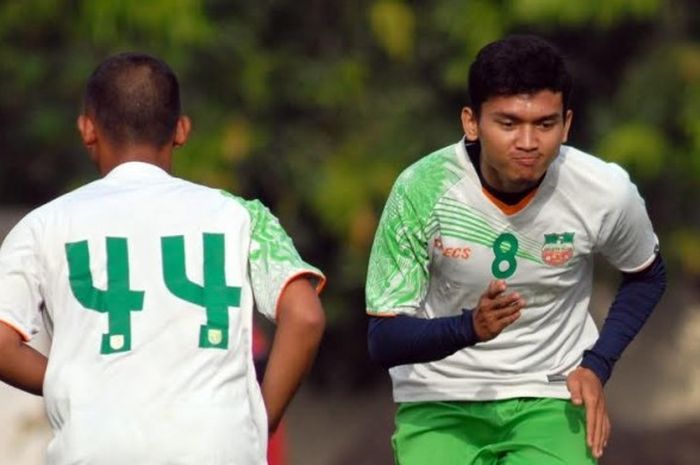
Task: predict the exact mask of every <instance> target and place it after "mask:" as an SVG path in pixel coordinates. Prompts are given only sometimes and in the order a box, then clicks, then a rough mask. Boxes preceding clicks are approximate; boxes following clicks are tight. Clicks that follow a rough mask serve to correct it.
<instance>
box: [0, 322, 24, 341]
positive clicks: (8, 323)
mask: <svg viewBox="0 0 700 465" xmlns="http://www.w3.org/2000/svg"><path fill="white" fill-rule="evenodd" d="M0 323H5V324H6V325H7V326H9V327H10V328H12V329H14V330H15V331H17V333H18V334H19V335H20V337H21V338H22V340H23V341H24V342H29V341H30V340H31V339H32V338H31V337H29V334H27V333H25V332H24V331H22V330H21V329H19V328H18V327H17V326H15V325H13V324H12V323H10V322H9V321H7V320H0Z"/></svg>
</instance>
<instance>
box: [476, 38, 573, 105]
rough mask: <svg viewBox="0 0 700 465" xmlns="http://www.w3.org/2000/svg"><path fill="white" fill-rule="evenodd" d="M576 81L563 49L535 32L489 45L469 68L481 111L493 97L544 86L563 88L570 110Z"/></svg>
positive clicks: (553, 89)
mask: <svg viewBox="0 0 700 465" xmlns="http://www.w3.org/2000/svg"><path fill="white" fill-rule="evenodd" d="M572 85H573V79H572V78H571V74H569V71H568V70H567V68H566V63H565V61H564V57H563V55H562V54H561V52H559V50H558V49H557V48H556V47H555V46H554V45H552V44H550V43H549V42H547V41H546V40H544V39H542V38H540V37H537V36H533V35H511V36H508V37H506V38H504V39H501V40H498V41H496V42H492V43H490V44H488V45H486V46H485V47H484V48H482V49H481V50H480V51H479V53H478V54H477V56H476V60H475V61H474V62H473V63H472V65H471V67H470V68H469V99H470V104H471V108H472V110H473V111H474V112H475V113H476V114H477V115H479V113H480V110H481V105H482V104H483V103H484V102H485V101H486V100H488V99H489V98H491V97H496V96H502V95H517V94H533V93H536V92H539V91H541V90H551V91H553V92H561V93H562V102H563V104H564V105H563V109H564V111H566V110H567V109H568V108H569V99H570V96H571V88H572Z"/></svg>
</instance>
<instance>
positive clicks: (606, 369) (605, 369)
mask: <svg viewBox="0 0 700 465" xmlns="http://www.w3.org/2000/svg"><path fill="white" fill-rule="evenodd" d="M581 366H582V367H584V368H588V369H589V370H591V371H592V372H593V373H595V374H596V376H598V379H600V382H601V384H603V385H605V383H607V382H608V379H610V375H611V374H612V364H611V363H610V362H608V360H606V359H605V357H603V356H601V355H600V354H597V353H595V352H593V351H592V350H586V351H584V352H583V360H581Z"/></svg>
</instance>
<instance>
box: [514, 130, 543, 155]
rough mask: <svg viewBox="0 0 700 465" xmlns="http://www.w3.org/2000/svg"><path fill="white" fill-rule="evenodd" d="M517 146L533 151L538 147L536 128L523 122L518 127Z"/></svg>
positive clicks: (520, 148)
mask: <svg viewBox="0 0 700 465" xmlns="http://www.w3.org/2000/svg"><path fill="white" fill-rule="evenodd" d="M515 142H516V147H517V148H518V149H519V150H524V151H526V152H531V151H533V150H536V149H537V145H538V140H537V132H536V131H535V128H534V127H533V126H532V125H530V124H523V125H521V126H520V127H519V128H518V134H517V139H516V141H515Z"/></svg>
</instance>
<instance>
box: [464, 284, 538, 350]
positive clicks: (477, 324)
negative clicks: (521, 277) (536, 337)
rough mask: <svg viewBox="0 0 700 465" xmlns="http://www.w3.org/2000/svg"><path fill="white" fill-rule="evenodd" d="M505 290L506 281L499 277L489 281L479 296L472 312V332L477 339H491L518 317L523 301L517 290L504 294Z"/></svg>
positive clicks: (523, 305) (523, 304)
mask: <svg viewBox="0 0 700 465" xmlns="http://www.w3.org/2000/svg"><path fill="white" fill-rule="evenodd" d="M505 291H506V282H505V281H503V280H500V279H499V280H497V281H491V283H490V284H489V287H488V289H486V292H484V293H483V294H481V297H479V304H478V305H477V307H476V308H475V309H474V311H473V312H472V318H473V321H474V332H476V336H477V337H478V338H479V341H482V342H483V341H488V340H490V339H493V338H494V337H496V336H498V335H499V334H500V333H501V331H503V330H504V329H505V328H506V326H509V325H510V324H512V323H513V322H514V321H515V320H517V319H518V318H519V317H520V310H522V309H523V308H524V307H525V301H524V300H523V299H522V298H521V297H520V294H518V293H517V292H511V293H510V294H505Z"/></svg>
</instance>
